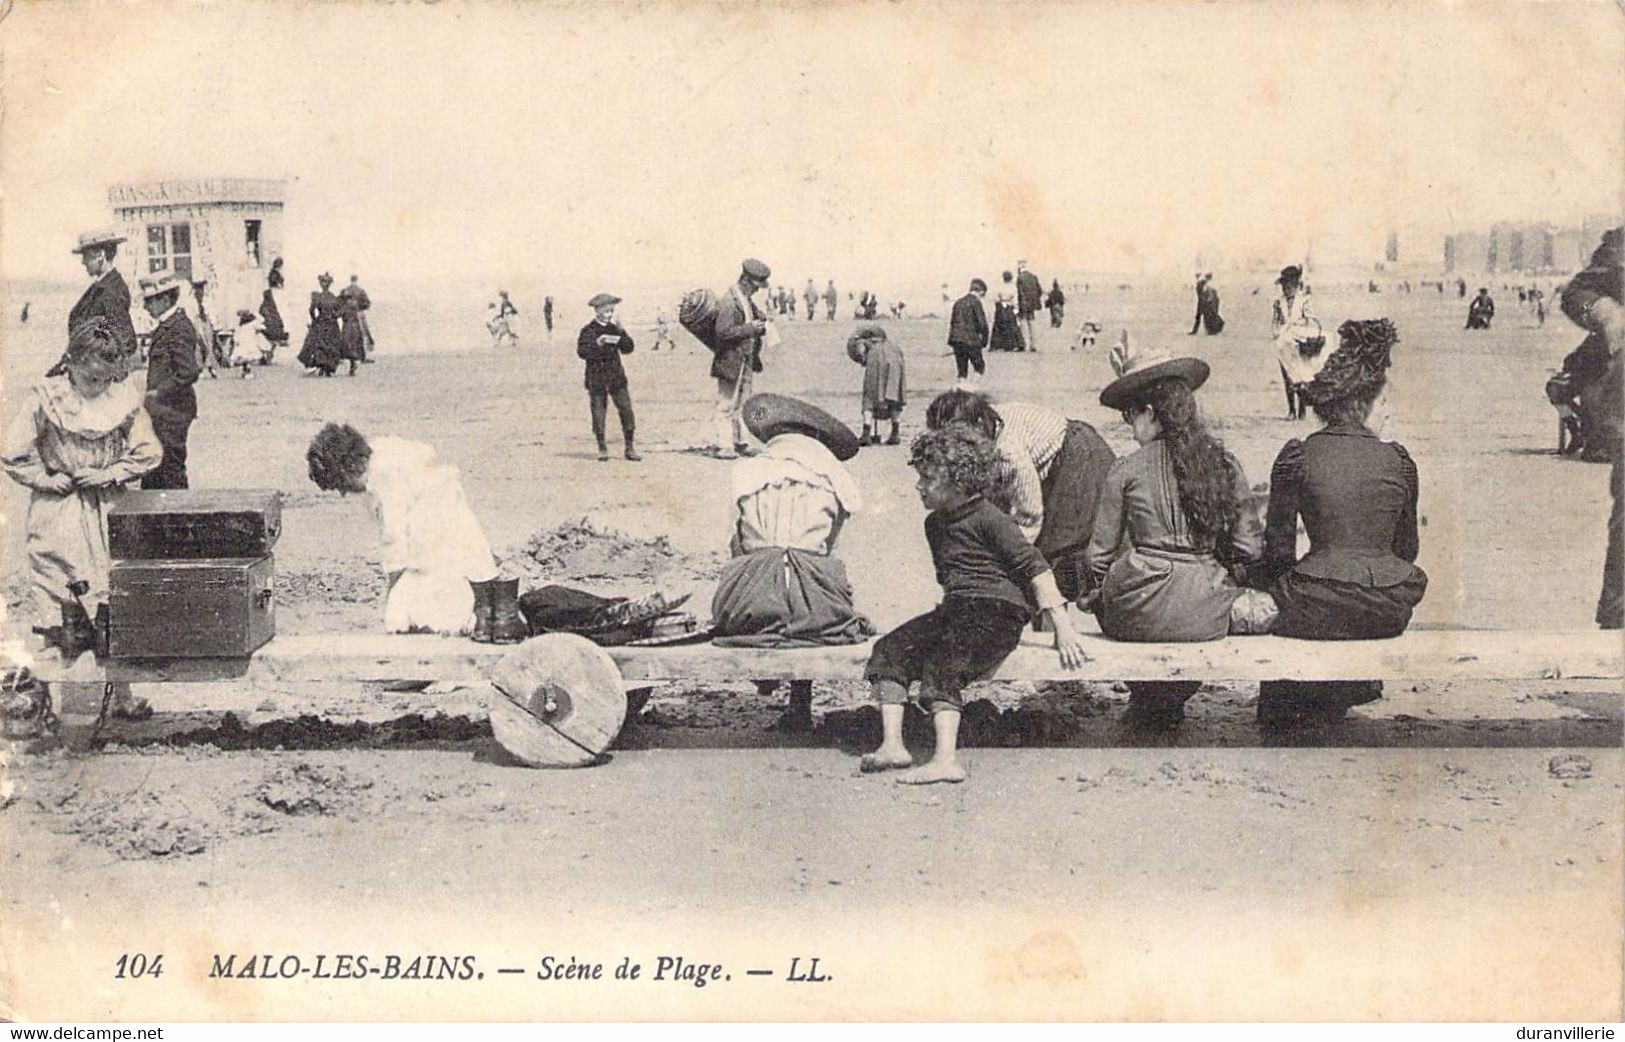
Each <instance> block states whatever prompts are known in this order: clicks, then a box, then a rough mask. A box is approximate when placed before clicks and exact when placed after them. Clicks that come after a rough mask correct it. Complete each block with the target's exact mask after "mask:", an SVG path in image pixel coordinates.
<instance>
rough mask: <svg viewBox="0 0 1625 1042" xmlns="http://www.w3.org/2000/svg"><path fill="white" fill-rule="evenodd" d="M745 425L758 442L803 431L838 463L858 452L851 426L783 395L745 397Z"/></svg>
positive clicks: (796, 399)
mask: <svg viewBox="0 0 1625 1042" xmlns="http://www.w3.org/2000/svg"><path fill="white" fill-rule="evenodd" d="M740 411H741V412H742V413H743V416H744V420H745V426H746V427H748V428H749V429H750V432H751V433H752V434H754V435H755V436H756V437H757V438H759V439H760V440H762V441H771V440H772V439H773V438H776V437H777V436H779V435H780V434H805V435H806V436H807V437H809V438H812V439H813V440H814V441H817V442H819V443H820V444H822V445H823V446H824V448H826V449H828V450H829V451H830V453H831V454H832V455H834V457H835V458H836V459H838V460H840V461H841V462H842V463H845V462H846V461H847V460H849V459H851V458H852V457H853V456H856V455H857V454H858V436H857V435H856V434H854V433H853V432H852V428H851V427H848V426H847V425H846V424H844V423H842V422H841V421H840V420H837V419H836V418H835V417H833V416H831V415H830V414H829V413H827V412H825V411H824V410H822V409H820V408H819V407H818V406H816V405H812V404H810V403H808V402H804V401H802V400H801V399H799V398H791V397H789V396H788V395H783V394H755V395H751V396H750V397H749V398H748V399H746V400H745V405H744V408H743V409H741V410H740Z"/></svg>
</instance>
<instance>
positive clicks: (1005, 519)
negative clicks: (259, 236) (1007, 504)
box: [925, 496, 1049, 608]
mask: <svg viewBox="0 0 1625 1042" xmlns="http://www.w3.org/2000/svg"><path fill="white" fill-rule="evenodd" d="M925 539H926V542H928V543H929V544H930V545H931V560H932V563H934V564H935V565H936V568H937V582H938V583H940V584H941V585H942V593H943V597H944V598H945V599H948V598H952V599H960V598H968V597H986V598H992V599H994V600H1000V601H1008V602H1009V603H1011V604H1015V605H1019V606H1020V607H1022V608H1026V607H1028V599H1027V595H1026V586H1027V585H1028V584H1029V583H1031V582H1032V580H1033V579H1034V578H1036V577H1037V576H1039V575H1042V574H1043V573H1044V572H1047V571H1049V563H1048V562H1047V561H1045V560H1044V555H1043V554H1041V553H1039V552H1038V551H1037V550H1036V549H1034V548H1033V545H1032V544H1031V543H1029V542H1027V538H1026V537H1025V536H1023V535H1022V534H1021V529H1020V528H1018V527H1016V523H1015V522H1014V521H1012V520H1011V519H1010V516H1009V515H1008V514H1006V513H1004V511H1002V510H1000V509H999V508H998V507H996V506H994V505H993V504H992V503H989V502H988V501H987V500H986V499H983V498H982V497H980V496H978V497H977V498H975V499H973V500H971V501H970V502H968V503H964V504H962V505H960V506H957V507H954V508H953V509H951V510H933V511H932V512H931V513H930V514H929V515H927V516H926V519H925Z"/></svg>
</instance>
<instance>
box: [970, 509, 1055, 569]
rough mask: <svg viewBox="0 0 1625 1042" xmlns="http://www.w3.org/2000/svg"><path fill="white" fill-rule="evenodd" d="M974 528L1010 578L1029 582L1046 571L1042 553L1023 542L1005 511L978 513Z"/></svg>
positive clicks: (1046, 563) (1046, 565) (1016, 527)
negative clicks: (975, 527) (977, 522)
mask: <svg viewBox="0 0 1625 1042" xmlns="http://www.w3.org/2000/svg"><path fill="white" fill-rule="evenodd" d="M977 527H978V529H979V530H980V534H981V537H982V538H983V539H985V540H986V541H987V544H988V546H990V547H992V548H993V552H994V554H995V555H997V556H998V558H999V560H1001V561H1003V562H1004V565H1005V567H1006V568H1007V569H1009V574H1010V575H1011V577H1012V578H1015V579H1018V580H1020V581H1021V582H1022V583H1030V582H1032V581H1033V579H1035V578H1037V577H1038V576H1040V575H1043V574H1044V573H1045V572H1047V571H1049V562H1048V561H1046V560H1044V555H1043V554H1041V553H1039V552H1038V548H1037V547H1035V546H1033V544H1032V543H1029V542H1028V541H1027V537H1026V536H1024V535H1022V534H1021V529H1020V528H1019V527H1018V526H1017V525H1016V523H1015V521H1013V520H1011V519H1010V516H1009V515H1008V514H1005V513H1004V512H1002V511H999V510H989V511H986V512H984V513H983V514H982V515H981V520H980V523H979V524H978V526H977Z"/></svg>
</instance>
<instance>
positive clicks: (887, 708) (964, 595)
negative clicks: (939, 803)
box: [863, 423, 1085, 785]
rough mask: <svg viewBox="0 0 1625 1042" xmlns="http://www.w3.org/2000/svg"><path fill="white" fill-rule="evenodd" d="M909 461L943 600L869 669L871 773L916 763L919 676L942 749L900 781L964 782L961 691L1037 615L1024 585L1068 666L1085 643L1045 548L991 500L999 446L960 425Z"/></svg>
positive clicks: (888, 643)
mask: <svg viewBox="0 0 1625 1042" xmlns="http://www.w3.org/2000/svg"><path fill="white" fill-rule="evenodd" d="M909 465H910V466H912V467H914V468H915V469H916V470H917V471H919V474H920V479H919V482H918V484H917V485H916V488H918V490H919V493H920V499H921V501H922V502H924V504H925V506H926V509H928V510H930V511H931V513H930V515H929V516H927V517H926V519H925V538H926V541H927V542H928V543H930V545H931V559H932V561H933V562H934V563H935V565H936V570H937V582H939V583H940V584H941V585H942V593H943V598H942V603H941V604H939V605H938V606H937V607H936V608H935V609H933V610H932V611H930V612H928V613H927V614H925V615H921V616H919V617H918V618H914V619H910V620H909V621H908V622H905V623H903V625H901V626H899V627H898V628H897V629H895V630H893V631H892V632H890V633H888V634H886V635H885V636H884V637H882V638H880V640H879V641H877V642H876V643H875V648H874V652H873V654H872V655H871V656H870V658H869V665H868V667H867V668H866V669H865V671H864V676H865V677H866V678H867V679H868V680H869V682H870V684H871V687H872V690H873V692H874V697H875V701H877V702H879V703H880V719H881V727H882V738H881V742H880V747H879V748H877V749H876V750H875V751H874V752H872V753H870V754H869V755H867V756H865V757H864V758H863V770H864V771H869V772H873V771H886V770H895V769H901V768H905V767H913V766H914V759H913V757H911V756H910V755H909V752H908V749H907V748H905V747H904V745H903V708H904V703H905V702H907V700H908V687H909V684H910V683H911V682H913V681H915V680H918V681H920V696H919V698H920V701H921V702H922V703H923V704H924V705H925V706H926V707H927V708H928V709H930V711H931V720H932V724H933V726H934V728H935V730H936V738H937V745H936V751H935V752H934V753H933V754H932V757H931V760H930V762H929V763H927V764H925V765H924V766H922V767H919V768H916V769H914V770H911V771H908V772H907V773H906V774H904V775H902V776H901V777H899V778H898V779H897V780H898V781H899V782H903V783H905V784H910V785H927V784H930V783H932V782H960V781H964V780H965V769H964V768H963V767H962V766H961V765H960V764H959V761H958V759H957V756H956V754H957V749H958V741H959V713H960V692H961V690H963V688H964V686H965V685H966V684H967V683H970V682H971V681H973V680H979V679H983V678H985V677H987V676H989V675H991V674H992V673H993V672H994V671H995V670H996V669H998V668H999V665H1000V664H1001V663H1002V662H1003V661H1004V660H1005V658H1006V657H1008V656H1009V654H1010V652H1012V651H1014V650H1015V648H1016V645H1017V644H1018V643H1019V642H1020V640H1021V632H1022V630H1023V629H1024V628H1025V627H1026V625H1027V623H1028V621H1029V619H1030V618H1031V612H1030V608H1029V606H1028V600H1027V598H1026V596H1025V594H1024V592H1023V587H1026V588H1028V589H1030V590H1031V592H1032V594H1033V599H1034V600H1035V601H1036V602H1037V604H1038V608H1039V610H1040V611H1043V612H1044V613H1045V614H1047V615H1048V617H1049V618H1048V622H1049V625H1050V628H1051V629H1052V630H1053V631H1054V633H1055V649H1056V651H1058V652H1059V653H1060V656H1061V663H1062V665H1064V666H1066V667H1068V668H1074V667H1076V666H1079V665H1081V664H1082V663H1083V662H1084V658H1085V657H1084V651H1083V644H1082V642H1081V641H1080V640H1079V639H1078V634H1077V631H1076V630H1074V629H1073V627H1072V621H1071V620H1070V619H1069V618H1068V617H1067V615H1066V613H1065V612H1064V611H1063V610H1062V609H1063V607H1064V605H1065V603H1066V601H1065V599H1064V598H1062V596H1061V592H1060V590H1058V589H1057V588H1056V585H1055V576H1054V573H1052V572H1051V571H1050V568H1049V565H1048V564H1047V563H1046V562H1045V560H1044V558H1043V555H1041V554H1040V553H1039V552H1038V551H1037V550H1035V549H1033V546H1032V544H1031V543H1029V542H1027V540H1026V538H1025V537H1024V536H1022V534H1021V529H1020V528H1018V527H1016V523H1015V522H1014V521H1012V520H1011V519H1010V517H1009V516H1008V515H1006V514H1005V513H1004V512H1003V511H1001V510H999V509H998V508H997V507H995V506H994V505H993V504H992V503H990V502H988V501H987V499H985V498H984V493H985V492H986V491H988V490H989V489H991V488H993V487H994V483H995V482H996V481H997V480H998V474H999V454H998V450H997V448H995V447H994V444H993V442H992V441H990V440H989V439H988V438H987V437H986V436H985V435H983V434H982V433H981V432H980V431H977V430H973V429H972V428H970V427H968V426H965V425H964V424H959V423H951V424H949V425H948V426H946V427H943V428H941V429H940V430H935V431H929V432H927V433H925V434H922V435H920V436H919V437H918V438H916V439H915V440H914V446H913V455H912V457H911V458H910V459H909Z"/></svg>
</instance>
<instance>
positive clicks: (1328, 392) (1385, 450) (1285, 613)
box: [1258, 319, 1428, 724]
mask: <svg viewBox="0 0 1625 1042" xmlns="http://www.w3.org/2000/svg"><path fill="white" fill-rule="evenodd" d="M1337 334H1338V337H1339V338H1340V339H1341V341H1342V343H1341V346H1339V347H1338V349H1337V350H1336V351H1335V352H1333V353H1332V355H1331V356H1330V357H1329V358H1328V359H1327V360H1326V364H1325V366H1324V367H1323V368H1322V369H1321V371H1320V372H1319V373H1318V374H1317V375H1316V376H1315V378H1314V380H1312V381H1311V382H1310V383H1308V384H1307V385H1305V390H1304V396H1305V398H1306V399H1307V400H1308V401H1309V403H1310V406H1311V407H1312V408H1313V409H1314V410H1315V415H1316V416H1318V417H1320V419H1321V422H1323V423H1324V424H1325V426H1324V427H1322V428H1321V429H1320V430H1319V431H1317V432H1315V433H1314V434H1311V435H1310V436H1309V437H1307V438H1305V439H1303V440H1302V441H1299V440H1297V439H1296V438H1294V439H1293V440H1291V441H1289V442H1287V443H1286V445H1285V446H1284V447H1283V448H1282V449H1281V453H1280V455H1279V456H1277V457H1276V459H1275V466H1274V468H1273V469H1272V470H1271V472H1270V502H1269V514H1268V521H1267V523H1266V528H1265V534H1264V561H1263V564H1262V566H1261V568H1260V569H1259V575H1260V576H1261V578H1262V580H1263V582H1264V583H1265V584H1268V586H1269V589H1270V592H1271V594H1272V595H1273V596H1274V598H1275V602H1276V605H1277V606H1278V608H1279V609H1280V615H1279V617H1278V618H1277V619H1276V621H1275V625H1274V632H1275V633H1276V634H1278V635H1280V636H1284V637H1299V638H1302V639H1305V640H1370V639H1376V638H1383V637H1397V636H1398V635H1399V634H1401V633H1403V632H1405V627H1406V626H1407V625H1409V623H1410V621H1411V609H1412V608H1414V607H1416V605H1417V603H1418V602H1420V601H1421V599H1422V595H1423V594H1424V593H1425V592H1426V591H1427V583H1428V577H1427V573H1425V572H1423V571H1422V569H1420V568H1418V567H1417V566H1416V564H1415V561H1416V554H1417V548H1418V539H1417V522H1416V501H1417V489H1418V481H1417V475H1416V464H1415V463H1414V462H1413V461H1412V460H1411V457H1410V454H1409V453H1407V452H1406V451H1405V447H1404V446H1403V445H1400V444H1399V443H1397V442H1391V441H1382V440H1381V439H1379V438H1378V437H1377V435H1376V434H1375V433H1373V432H1372V430H1371V429H1370V428H1369V427H1367V426H1366V423H1367V421H1368V420H1369V419H1370V416H1371V408H1372V405H1373V403H1375V401H1376V400H1377V397H1378V396H1379V395H1380V394H1381V393H1382V390H1383V388H1384V387H1385V386H1386V385H1387V382H1388V377H1387V369H1388V366H1389V362H1390V357H1389V356H1390V353H1391V352H1392V350H1393V346H1394V344H1395V343H1397V342H1398V340H1399V337H1398V335H1397V334H1396V332H1395V330H1394V324H1393V323H1392V322H1390V321H1388V320H1387V319H1374V320H1369V321H1359V322H1345V323H1343V324H1342V326H1340V327H1339V328H1338V330H1337ZM1299 517H1302V518H1303V524H1304V528H1305V529H1306V530H1307V531H1308V533H1309V552H1308V553H1307V554H1306V555H1304V556H1303V557H1302V558H1299V557H1298V549H1297V536H1298V518H1299ZM1381 697H1382V684H1381V682H1379V681H1333V682H1320V683H1298V682H1294V681H1284V680H1275V681H1267V682H1266V683H1264V684H1262V685H1260V687H1259V699H1258V718H1259V720H1260V721H1261V722H1264V723H1272V724H1293V723H1314V722H1324V721H1326V720H1331V719H1337V718H1339V717H1341V716H1342V715H1343V713H1344V712H1345V711H1346V710H1347V709H1348V707H1349V706H1353V705H1360V704H1361V703H1364V702H1371V701H1375V700H1376V699H1378V698H1381Z"/></svg>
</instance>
